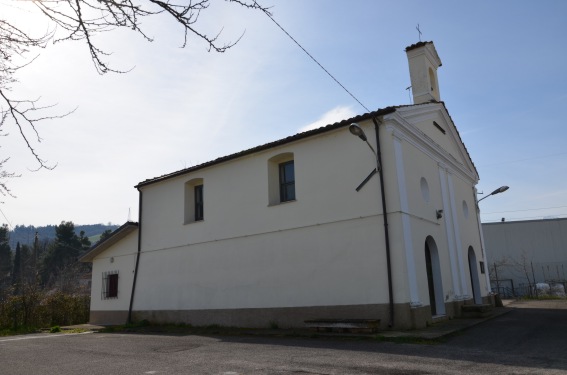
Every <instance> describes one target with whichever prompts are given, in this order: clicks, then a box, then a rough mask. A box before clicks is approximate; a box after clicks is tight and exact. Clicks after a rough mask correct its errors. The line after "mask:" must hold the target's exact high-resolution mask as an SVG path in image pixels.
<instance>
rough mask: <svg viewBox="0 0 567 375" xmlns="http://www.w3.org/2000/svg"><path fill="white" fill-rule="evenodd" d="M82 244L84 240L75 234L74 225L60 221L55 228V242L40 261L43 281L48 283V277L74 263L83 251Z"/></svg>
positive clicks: (70, 222)
mask: <svg viewBox="0 0 567 375" xmlns="http://www.w3.org/2000/svg"><path fill="white" fill-rule="evenodd" d="M87 241H88V238H87ZM83 243H84V238H80V237H79V236H77V234H76V233H75V224H73V222H72V221H67V222H65V221H62V222H61V224H59V225H58V226H57V227H56V228H55V241H53V242H52V243H51V245H50V246H49V247H48V249H47V253H46V254H45V257H44V258H43V261H42V272H41V273H42V278H43V281H44V282H48V281H49V279H50V277H52V276H56V275H57V274H58V273H59V272H60V271H62V270H63V269H65V268H66V267H67V266H69V265H70V264H72V263H75V262H76V261H77V258H78V257H79V255H80V254H81V253H82V251H83Z"/></svg>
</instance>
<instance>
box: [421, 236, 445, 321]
mask: <svg viewBox="0 0 567 375" xmlns="http://www.w3.org/2000/svg"><path fill="white" fill-rule="evenodd" d="M425 267H426V269H427V286H428V289H429V305H430V306H431V315H432V316H436V315H445V301H444V298H443V281H442V278H441V264H440V262H439V252H438V251H437V244H436V243H435V240H434V239H433V237H431V236H428V237H427V238H426V239H425Z"/></svg>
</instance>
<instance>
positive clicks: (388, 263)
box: [372, 118, 394, 327]
mask: <svg viewBox="0 0 567 375" xmlns="http://www.w3.org/2000/svg"><path fill="white" fill-rule="evenodd" d="M372 122H374V130H375V133H376V155H377V158H378V165H379V166H382V165H383V164H382V153H381V152H380V133H379V131H378V130H379V126H378V125H379V122H378V120H376V118H372ZM378 174H379V175H380V193H381V195H382V216H383V217H384V241H385V243H386V266H387V268H388V298H389V305H390V306H389V307H390V322H389V323H388V327H393V326H394V291H393V288H392V260H391V257H390V235H389V231H388V216H387V215H386V213H387V210H386V189H385V188H384V173H383V171H382V168H378Z"/></svg>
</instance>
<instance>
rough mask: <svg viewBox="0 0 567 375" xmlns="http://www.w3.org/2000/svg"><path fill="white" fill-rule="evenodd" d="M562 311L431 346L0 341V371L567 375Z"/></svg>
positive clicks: (197, 339) (517, 317)
mask: <svg viewBox="0 0 567 375" xmlns="http://www.w3.org/2000/svg"><path fill="white" fill-rule="evenodd" d="M566 352H567V310H559V309H540V308H533V306H527V307H526V308H516V309H514V310H513V311H512V312H510V313H508V314H506V315H503V316H501V317H498V318H496V319H493V320H490V321H487V322H485V323H483V324H481V325H478V326H475V327H473V328H471V329H469V330H467V331H465V332H463V333H461V334H460V335H458V336H456V337H453V338H451V339H449V340H447V342H445V343H443V344H438V345H416V344H395V343H389V342H369V341H344V340H336V339H299V338H274V337H202V336H167V335H138V334H101V333H97V334H81V335H49V334H46V335H31V336H19V337H10V338H0V374H2V375H4V374H6V375H8V374H10V375H19V374H26V375H29V374H58V375H69V374H80V375H89V374H128V375H130V374H222V375H238V374H296V375H300V374H395V375H400V374H491V375H496V374H567V353H566Z"/></svg>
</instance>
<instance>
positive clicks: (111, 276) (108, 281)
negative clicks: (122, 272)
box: [102, 271, 118, 299]
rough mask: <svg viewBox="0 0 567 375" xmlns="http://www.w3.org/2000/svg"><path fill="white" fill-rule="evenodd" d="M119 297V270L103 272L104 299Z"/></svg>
mask: <svg viewBox="0 0 567 375" xmlns="http://www.w3.org/2000/svg"><path fill="white" fill-rule="evenodd" d="M110 298H118V271H109V272H104V273H103V274H102V299H110Z"/></svg>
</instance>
